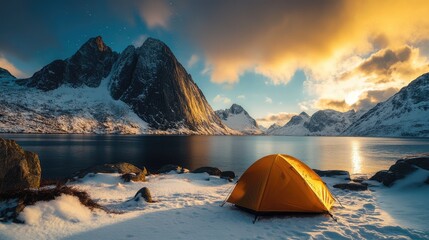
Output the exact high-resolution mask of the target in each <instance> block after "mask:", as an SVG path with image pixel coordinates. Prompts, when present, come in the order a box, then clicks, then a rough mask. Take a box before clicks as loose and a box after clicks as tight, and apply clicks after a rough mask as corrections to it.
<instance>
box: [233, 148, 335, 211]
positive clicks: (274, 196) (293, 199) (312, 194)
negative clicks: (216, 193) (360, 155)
mask: <svg viewBox="0 0 429 240" xmlns="http://www.w3.org/2000/svg"><path fill="white" fill-rule="evenodd" d="M227 202H230V203H233V204H235V205H237V206H239V207H243V208H246V209H248V210H251V211H254V212H256V213H263V212H315V213H318V212H320V213H322V212H329V209H331V207H332V205H333V204H334V202H335V200H334V198H333V196H332V195H331V193H330V192H329V189H328V188H327V187H326V185H325V183H324V182H323V181H322V179H321V178H320V177H319V176H318V175H317V174H316V173H315V172H314V171H313V170H312V169H311V168H309V167H308V166H307V165H305V164H304V163H302V162H301V161H299V160H298V159H296V158H294V157H291V156H289V155H283V154H274V155H268V156H265V157H263V158H261V159H259V160H258V161H256V162H255V163H254V164H252V166H250V167H249V168H248V169H247V170H246V172H244V174H243V175H242V176H241V177H240V179H239V180H238V182H237V185H236V186H235V188H234V190H233V191H232V193H231V195H230V196H229V198H228V199H227Z"/></svg>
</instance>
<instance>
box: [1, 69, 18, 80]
mask: <svg viewBox="0 0 429 240" xmlns="http://www.w3.org/2000/svg"><path fill="white" fill-rule="evenodd" d="M0 79H15V76H13V75H12V74H11V73H10V72H9V71H8V70H7V69H4V68H2V67H0Z"/></svg>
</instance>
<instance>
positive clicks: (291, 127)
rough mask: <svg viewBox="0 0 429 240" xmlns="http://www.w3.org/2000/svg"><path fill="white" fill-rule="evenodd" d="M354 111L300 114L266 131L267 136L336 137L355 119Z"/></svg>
mask: <svg viewBox="0 0 429 240" xmlns="http://www.w3.org/2000/svg"><path fill="white" fill-rule="evenodd" d="M358 117H359V114H357V113H356V112H355V111H354V110H351V111H348V112H344V113H343V112H338V111H334V110H319V111H317V112H315V113H314V114H313V115H312V116H311V117H310V116H309V115H308V114H307V113H305V112H302V113H300V114H299V115H296V116H293V117H292V118H291V120H290V121H289V122H288V123H286V124H285V125H284V126H281V127H273V128H271V129H268V130H267V132H266V133H267V134H268V135H294V136H337V135H341V133H342V132H343V131H344V130H345V129H347V127H349V126H350V124H351V123H353V122H354V121H355V120H356V119H357V118H358Z"/></svg>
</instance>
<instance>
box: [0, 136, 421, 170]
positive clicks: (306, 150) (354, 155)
mask: <svg viewBox="0 0 429 240" xmlns="http://www.w3.org/2000/svg"><path fill="white" fill-rule="evenodd" d="M0 137H2V138H7V139H14V140H16V141H17V142H18V143H19V144H20V145H21V146H22V147H23V148H24V149H26V150H28V151H33V152H36V153H38V154H39V157H40V160H41V165H42V175H43V177H45V178H61V177H68V176H70V175H71V174H73V173H74V172H76V171H78V170H81V169H84V168H87V167H90V166H93V165H97V164H103V163H116V162H129V163H132V164H135V165H137V166H139V167H142V166H145V167H146V168H148V169H149V170H150V171H154V170H156V169H158V168H159V167H161V166H162V165H165V164H170V163H171V164H177V165H181V166H183V167H186V168H188V169H191V170H192V169H195V168H197V167H202V166H214V167H218V168H220V169H221V170H232V171H235V172H236V173H238V174H241V173H243V172H244V171H245V170H246V168H248V167H249V166H250V165H251V164H252V163H253V162H254V161H256V160H257V159H259V158H261V157H263V156H265V155H268V154H273V153H284V154H289V155H292V156H295V157H297V158H299V159H301V160H302V161H304V162H305V163H306V164H308V165H309V166H310V167H311V168H317V169H324V170H328V169H342V170H347V171H350V173H352V174H360V173H362V174H372V173H375V172H376V171H379V170H382V169H388V168H389V166H390V165H392V164H393V163H394V162H395V161H396V160H397V159H399V158H401V157H402V156H404V155H409V154H416V153H422V152H429V139H428V138H373V137H295V136H135V135H134V136H124V135H52V134H0Z"/></svg>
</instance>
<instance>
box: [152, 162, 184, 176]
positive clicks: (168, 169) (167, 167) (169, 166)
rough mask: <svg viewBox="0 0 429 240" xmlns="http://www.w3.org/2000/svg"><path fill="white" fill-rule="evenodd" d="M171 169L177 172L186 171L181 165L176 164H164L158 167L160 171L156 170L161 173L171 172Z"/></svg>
mask: <svg viewBox="0 0 429 240" xmlns="http://www.w3.org/2000/svg"><path fill="white" fill-rule="evenodd" d="M171 171H175V172H176V173H183V172H184V170H183V168H182V167H181V166H179V165H174V164H167V165H164V166H162V167H161V168H160V169H158V171H156V172H157V173H158V174H160V173H169V172H171Z"/></svg>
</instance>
